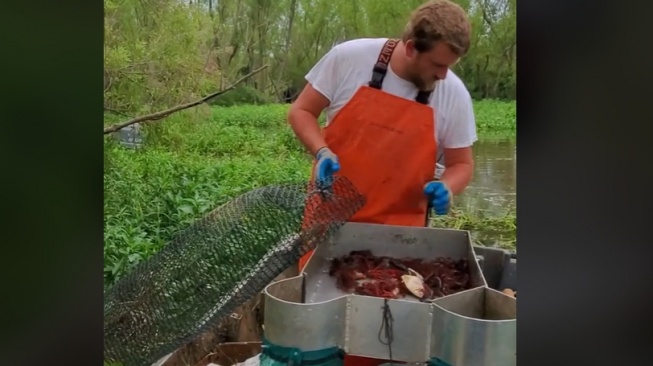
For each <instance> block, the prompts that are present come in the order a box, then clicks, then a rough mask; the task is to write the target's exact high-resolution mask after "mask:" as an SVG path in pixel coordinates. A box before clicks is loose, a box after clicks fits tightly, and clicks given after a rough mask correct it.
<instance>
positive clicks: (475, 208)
mask: <svg viewBox="0 0 653 366" xmlns="http://www.w3.org/2000/svg"><path fill="white" fill-rule="evenodd" d="M515 147H516V144H515V139H482V140H480V141H478V142H477V143H476V144H474V159H475V169H474V177H473V178H472V181H471V182H470V184H469V186H468V187H467V189H466V190H465V192H463V194H462V195H460V196H458V197H457V198H456V200H457V202H456V206H459V207H460V208H462V209H463V210H464V211H465V212H466V213H470V214H471V213H478V214H482V215H483V216H500V215H503V214H504V213H505V212H506V211H508V210H510V211H512V212H514V209H515V206H516V173H517V161H516V159H517V153H516V149H515Z"/></svg>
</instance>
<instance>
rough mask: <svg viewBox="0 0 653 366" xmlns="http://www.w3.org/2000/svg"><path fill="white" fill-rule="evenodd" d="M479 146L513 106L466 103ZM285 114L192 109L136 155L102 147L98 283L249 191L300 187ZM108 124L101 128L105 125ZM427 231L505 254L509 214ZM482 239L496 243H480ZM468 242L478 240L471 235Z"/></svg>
mask: <svg viewBox="0 0 653 366" xmlns="http://www.w3.org/2000/svg"><path fill="white" fill-rule="evenodd" d="M474 107H475V112H476V117H477V121H478V130H479V137H480V138H481V139H483V138H484V136H489V135H491V136H508V137H511V136H514V133H515V125H516V123H515V109H516V108H515V103H514V102H498V101H479V102H476V103H475V105H474ZM287 108H288V105H278V104H275V105H263V106H236V107H215V108H198V109H193V110H189V111H184V112H181V113H179V114H176V115H173V116H171V117H169V118H168V119H166V120H164V121H161V122H154V123H152V125H151V126H149V127H148V128H147V130H146V131H145V132H146V136H145V140H146V142H147V143H146V145H145V146H143V147H142V148H141V149H138V150H130V149H125V148H122V147H121V146H119V145H118V144H116V143H115V142H112V141H111V140H110V139H109V138H107V139H105V141H106V142H105V168H104V182H105V184H104V213H105V232H104V243H105V244H104V254H105V257H104V258H105V259H104V260H105V282H106V283H107V284H108V283H112V282H113V281H115V279H116V278H118V277H120V276H121V275H122V274H123V273H125V271H127V270H128V269H129V268H130V267H131V266H132V265H134V264H135V263H138V262H140V261H142V260H143V259H146V258H148V257H149V256H150V255H151V254H153V253H154V252H156V251H157V250H158V249H160V248H161V247H162V246H163V245H164V244H165V243H166V242H167V241H168V240H170V238H171V237H172V236H173V234H174V233H176V232H178V231H179V230H181V229H183V228H185V227H186V226H188V224H189V223H191V222H192V221H194V220H196V219H197V218H199V217H202V216H203V215H204V214H205V213H207V212H208V211H209V210H211V209H213V208H214V207H216V206H218V205H220V204H222V203H224V202H227V201H228V200H230V199H232V198H233V197H235V196H237V195H240V194H242V193H245V192H247V191H250V190H252V189H254V188H257V187H261V186H265V185H270V184H276V183H293V182H294V183H300V182H303V181H305V180H306V177H307V176H308V175H309V172H310V157H309V156H307V154H306V153H305V151H304V149H303V148H302V147H301V145H300V144H299V142H298V141H297V139H296V138H295V137H294V135H293V134H292V132H291V131H290V129H289V128H288V126H287V124H286V121H285V113H286V111H287ZM115 120H116V118H115V117H112V118H110V119H109V120H108V121H107V122H106V123H107V124H110V123H111V122H114V121H115ZM434 225H436V226H445V227H454V228H460V229H469V230H472V232H473V237H474V238H475V240H478V241H479V243H482V242H483V241H486V242H488V243H490V244H489V245H496V246H502V247H511V246H514V226H515V214H514V211H512V212H507V213H506V214H505V215H502V216H498V217H496V216H487V217H486V216H485V215H482V214H480V213H478V212H468V211H467V210H464V211H463V208H461V207H457V208H456V211H455V212H454V213H453V214H452V215H450V216H447V217H446V218H437V219H434ZM488 229H493V230H495V229H496V230H498V231H499V232H502V233H503V234H501V235H499V236H494V237H495V238H496V237H505V236H506V235H510V233H512V238H507V239H505V240H504V239H501V240H500V242H499V243H497V242H495V240H488V239H484V235H485V234H483V233H487V232H488ZM477 233H478V234H477Z"/></svg>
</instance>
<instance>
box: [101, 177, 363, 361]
mask: <svg viewBox="0 0 653 366" xmlns="http://www.w3.org/2000/svg"><path fill="white" fill-rule="evenodd" d="M364 203H365V200H364V197H363V196H362V195H360V194H359V193H358V192H357V191H356V189H355V188H354V186H353V185H352V184H351V183H350V182H349V181H348V180H346V179H345V178H343V177H338V178H336V179H335V180H334V181H333V182H332V183H331V184H330V186H329V189H320V188H319V187H317V186H316V185H314V184H309V185H308V186H307V184H298V185H275V186H267V187H264V188H260V189H256V190H253V191H250V192H248V193H246V194H244V195H242V196H239V197H237V198H235V199H233V200H232V201H230V202H228V203H226V204H224V205H223V206H221V207H218V208H217V209H215V210H214V211H213V212H211V213H210V214H208V215H207V216H205V217H204V218H203V219H201V220H199V221H197V222H195V223H194V224H193V225H191V226H190V227H189V228H187V229H186V230H184V231H183V232H181V233H179V234H178V235H177V236H176V237H175V238H174V239H173V240H172V241H171V242H170V243H168V244H167V245H166V246H165V247H164V248H163V249H162V250H161V251H159V252H158V253H156V254H155V255H153V256H152V257H151V258H150V259H148V260H147V261H144V262H142V263H140V264H139V265H138V266H136V267H135V268H134V269H133V270H132V271H131V272H130V273H128V274H127V275H126V276H125V277H123V278H122V279H120V280H119V281H118V282H117V283H116V284H115V285H113V286H112V287H111V288H110V289H108V290H107V292H106V293H105V303H104V358H105V361H106V362H112V363H121V364H123V365H124V366H146V365H151V364H152V363H154V362H156V361H157V360H159V359H160V358H161V357H163V356H165V355H167V354H169V353H171V352H173V351H174V350H176V349H178V348H179V347H180V346H182V345H184V344H186V343H188V342H190V341H192V340H193V339H194V338H195V337H197V336H198V335H200V334H202V333H203V332H205V331H206V330H208V329H209V328H210V327H211V326H213V325H215V324H217V323H218V322H220V321H221V320H223V319H224V318H225V317H226V316H229V315H230V314H231V313H233V312H234V311H235V310H236V308H238V307H239V306H240V305H242V304H244V303H245V302H246V301H248V300H249V299H251V298H252V297H254V296H255V295H256V294H257V293H259V292H260V291H262V290H263V289H264V287H265V286H267V285H268V284H269V283H270V282H271V281H272V280H273V279H274V278H276V277H277V276H278V275H279V274H281V273H282V272H283V271H284V270H286V269H287V268H289V267H290V266H292V265H296V264H297V262H298V261H299V258H300V257H301V256H302V255H304V254H305V253H306V252H308V251H309V250H313V249H314V248H315V247H316V246H317V245H319V244H320V243H322V242H324V241H325V240H327V239H328V238H329V237H330V236H331V235H332V234H334V233H335V232H336V231H337V230H338V229H339V228H340V227H341V226H342V225H343V224H344V223H345V222H346V221H347V220H348V219H349V218H350V217H351V216H352V215H353V214H354V213H356V211H358V210H359V209H360V208H361V207H362V206H363V204H364Z"/></svg>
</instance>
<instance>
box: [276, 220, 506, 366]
mask: <svg viewBox="0 0 653 366" xmlns="http://www.w3.org/2000/svg"><path fill="white" fill-rule="evenodd" d="M364 249H369V250H371V251H372V252H373V253H374V255H386V256H391V257H418V258H425V259H435V258H437V257H440V256H448V257H452V258H454V259H460V258H467V259H468V260H469V263H470V275H471V278H470V280H471V284H472V286H471V289H469V290H466V291H463V292H459V293H456V294H453V295H449V296H445V297H442V298H439V299H437V300H435V301H433V302H432V303H424V302H420V301H419V300H417V299H415V298H413V297H406V298H403V299H390V300H387V304H388V307H389V309H390V311H391V313H392V317H393V319H394V321H393V323H392V330H393V341H392V344H391V349H390V348H389V346H388V345H386V344H384V343H382V342H381V340H382V339H379V333H380V331H381V330H382V322H383V308H384V303H385V299H382V298H375V297H369V296H360V295H352V294H347V293H344V292H342V291H340V290H339V289H337V288H336V286H335V279H333V278H332V277H330V276H329V275H328V269H329V266H330V260H331V259H332V258H334V257H336V256H340V255H344V254H347V253H349V252H350V251H351V250H364ZM477 259H478V258H477V255H476V253H475V250H474V247H473V245H472V243H471V240H470V237H469V233H468V232H467V231H463V230H452V229H435V228H425V227H404V226H390V225H377V224H362V223H348V224H346V225H345V226H344V227H343V228H342V229H341V230H340V231H339V232H338V233H337V234H336V235H335V236H334V237H333V238H332V240H331V241H329V242H328V243H324V244H322V245H321V246H319V247H318V248H317V249H316V250H315V253H314V254H313V256H312V258H311V260H310V261H309V262H308V264H307V265H306V268H305V270H304V272H303V273H302V274H300V275H299V276H297V277H292V278H289V279H286V280H282V281H279V282H276V283H273V284H271V285H269V286H268V287H266V289H265V290H264V296H265V337H266V339H267V340H268V341H270V342H272V343H274V344H278V345H280V346H285V347H294V348H298V349H300V350H303V351H312V350H318V349H325V348H331V347H334V346H337V347H340V348H341V349H343V350H344V351H345V352H346V353H348V354H353V355H359V356H365V357H374V358H380V359H389V358H390V351H392V359H393V360H394V361H402V362H425V361H427V360H429V359H433V358H439V359H440V360H442V361H445V362H447V363H449V364H450V365H454V366H459V365H460V366H462V365H475V366H484V365H488V366H489V365H502V366H510V365H516V300H515V299H514V298H512V297H510V296H507V295H505V294H503V293H501V292H499V291H497V290H495V289H493V288H491V287H489V286H488V284H487V282H486V280H485V277H484V274H483V271H482V270H481V267H480V265H479V263H478V260H477Z"/></svg>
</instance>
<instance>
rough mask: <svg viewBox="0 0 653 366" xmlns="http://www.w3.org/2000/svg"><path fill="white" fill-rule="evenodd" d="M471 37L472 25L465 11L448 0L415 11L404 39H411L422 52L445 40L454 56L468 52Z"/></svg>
mask: <svg viewBox="0 0 653 366" xmlns="http://www.w3.org/2000/svg"><path fill="white" fill-rule="evenodd" d="M470 34H471V24H470V23H469V19H468V17H467V14H466V13H465V11H464V10H463V8H461V7H460V6H459V5H458V4H455V3H453V2H451V1H448V0H432V1H429V2H427V3H425V4H422V5H421V6H420V7H418V8H417V9H415V10H414V11H413V13H412V14H411V17H410V19H409V21H408V24H406V28H405V29H404V34H403V36H402V40H403V41H404V42H406V41H408V40H412V41H413V43H414V44H415V49H416V50H417V51H419V52H427V51H429V50H430V49H431V48H432V47H433V46H434V43H435V42H436V41H444V42H445V43H447V44H448V45H449V47H451V50H452V51H453V52H454V53H455V54H457V55H458V56H463V55H464V54H466V53H467V51H469V45H470Z"/></svg>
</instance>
